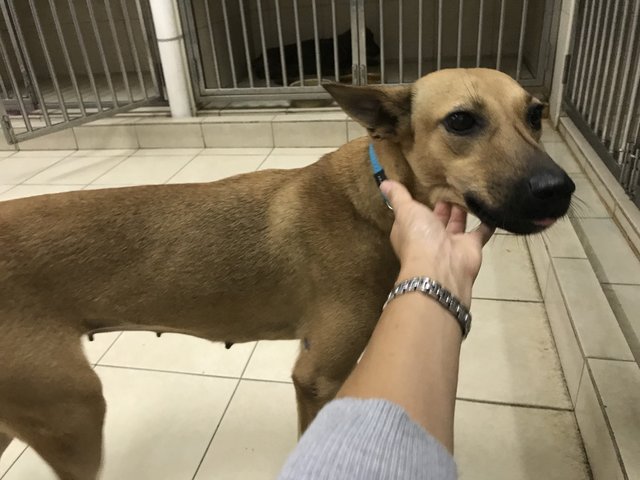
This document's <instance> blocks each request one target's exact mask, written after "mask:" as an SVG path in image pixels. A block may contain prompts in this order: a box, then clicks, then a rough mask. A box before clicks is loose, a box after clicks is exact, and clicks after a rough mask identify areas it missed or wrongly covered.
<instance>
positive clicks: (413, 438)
mask: <svg viewBox="0 0 640 480" xmlns="http://www.w3.org/2000/svg"><path fill="white" fill-rule="evenodd" d="M278 478H279V480H347V479H348V480H382V479H385V480H387V479H401V480H414V479H415V480H417V479H421V480H455V479H456V478H457V473H456V466H455V463H454V461H453V457H452V456H451V454H450V453H449V452H448V451H447V449H446V448H444V446H443V445H442V444H441V443H440V442H438V441H437V440H436V439H435V438H433V437H432V436H431V435H430V434H429V433H427V432H426V431H425V430H424V429H423V428H422V427H421V426H420V425H418V424H417V423H415V422H414V421H413V420H411V419H410V418H409V416H408V415H407V413H406V412H405V411H404V410H403V409H402V407H400V406H399V405H396V404H394V403H391V402H389V401H387V400H379V399H367V400H362V399H355V398H342V399H339V400H334V401H332V402H330V403H328V404H327V405H326V406H325V407H324V408H323V409H322V410H321V411H320V413H319V414H318V416H317V418H316V419H315V420H314V421H313V423H312V424H311V426H310V427H309V429H308V430H307V431H306V432H305V434H304V435H303V436H302V438H301V439H300V442H299V443H298V446H297V447H296V449H295V450H294V451H293V453H292V454H291V456H290V457H289V459H288V460H287V462H286V463H285V466H284V469H283V470H282V472H281V473H280V476H279V477H278Z"/></svg>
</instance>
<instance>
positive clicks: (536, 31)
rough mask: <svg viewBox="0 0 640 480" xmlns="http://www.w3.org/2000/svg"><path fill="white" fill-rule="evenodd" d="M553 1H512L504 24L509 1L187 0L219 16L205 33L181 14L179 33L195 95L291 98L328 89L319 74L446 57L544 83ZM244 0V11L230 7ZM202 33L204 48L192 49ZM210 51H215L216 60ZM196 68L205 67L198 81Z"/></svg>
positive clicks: (414, 70) (365, 73)
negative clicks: (185, 24) (251, 4)
mask: <svg viewBox="0 0 640 480" xmlns="http://www.w3.org/2000/svg"><path fill="white" fill-rule="evenodd" d="M558 1H559V0H540V2H539V4H538V3H536V6H535V8H533V7H534V5H533V3H530V2H529V1H528V0H523V1H521V2H519V5H520V6H521V7H522V10H521V11H520V10H517V12H516V15H517V17H518V19H517V21H516V22H512V23H513V25H511V24H509V23H508V21H509V17H510V16H511V15H512V9H511V5H510V4H509V3H508V2H507V0H491V1H486V0H478V1H477V2H475V3H473V4H471V3H469V2H467V3H466V4H465V2H464V0H458V2H445V1H444V0H430V1H429V2H425V1H424V0H414V1H411V2H408V1H405V0H398V1H397V2H395V3H391V2H386V5H385V2H384V0H377V1H374V0H368V1H367V0H345V1H343V2H339V1H336V0H323V1H322V2H319V1H317V0H305V1H300V0H287V1H286V2H282V1H280V0H274V1H273V2H271V0H268V2H269V4H270V8H269V9H268V11H267V10H266V7H265V6H264V5H262V6H258V7H257V13H256V9H255V8H253V7H252V8H251V9H249V6H248V4H247V2H244V1H238V2H233V4H232V3H231V2H229V1H228V0H190V1H187V2H186V3H187V6H186V7H182V8H183V10H184V9H187V10H190V11H193V10H194V7H193V4H194V3H195V4H200V3H204V5H205V7H204V8H205V9H207V8H209V10H210V14H207V16H212V17H213V18H216V15H217V18H219V19H220V20H219V21H218V22H210V25H209V26H210V28H211V29H212V32H205V29H204V27H199V26H198V25H194V24H193V23H195V15H193V14H190V15H189V14H183V16H184V17H185V21H187V22H192V24H191V25H190V26H191V28H186V29H185V34H186V35H187V36H190V42H187V45H189V46H191V47H192V48H194V49H195V52H196V53H194V54H191V55H190V56H191V59H192V61H193V62H195V64H196V65H195V66H194V65H190V68H191V70H192V72H195V74H196V76H197V78H198V79H199V81H201V82H202V83H201V84H200V85H199V86H198V85H197V84H196V86H198V87H199V88H197V90H198V91H199V92H200V93H199V95H200V98H199V99H198V100H204V99H205V97H209V96H220V97H226V98H229V99H233V100H239V99H249V98H251V99H256V100H262V99H264V100H272V99H274V100H275V99H277V100H296V99H299V98H300V99H301V98H327V97H328V95H327V94H326V93H325V92H324V91H323V89H322V88H321V87H320V86H318V85H317V83H318V82H319V81H322V79H323V78H331V79H332V80H334V81H349V82H353V83H354V84H362V83H367V82H372V81H373V82H377V81H379V82H380V83H382V84H389V83H390V84H400V83H405V82H412V81H414V80H416V79H417V78H419V77H420V76H422V75H424V74H425V73H428V72H430V71H433V70H437V69H442V68H445V67H448V66H452V65H457V66H461V67H462V66H467V65H468V66H472V65H476V66H480V65H484V64H489V63H490V64H491V65H495V66H497V67H498V68H499V69H501V70H503V71H505V72H507V73H509V74H511V75H513V76H517V77H518V78H519V79H520V81H521V83H522V84H523V85H525V86H539V87H542V88H543V89H548V88H549V87H550V78H551V76H550V72H549V70H550V68H551V64H552V62H550V61H548V53H549V50H550V48H552V47H553V45H555V38H553V37H554V36H555V35H556V34H557V31H553V29H554V28H557V21H556V20H557V18H556V17H553V15H556V14H558V15H559V11H560V9H559V8H557V2H558ZM255 3H260V2H258V0H256V2H255ZM262 3H264V2H262ZM451 3H453V8H454V9H455V7H456V5H457V6H458V9H457V10H458V11H457V12H455V11H453V12H452V11H451ZM189 4H191V6H189ZM243 4H244V7H246V9H244V10H245V12H246V13H245V14H244V17H245V20H243V16H242V14H241V13H240V14H239V13H238V7H237V6H238V5H243ZM470 5H471V6H470ZM476 5H477V7H476ZM207 6H208V7H207ZM232 6H233V8H232ZM262 7H265V8H262ZM274 7H275V11H274ZM476 8H477V9H478V10H476ZM242 10H243V9H242V8H241V11H242ZM200 11H202V7H200ZM472 11H473V12H474V16H473V17H472V16H471V15H470V13H471V12H472ZM498 15H499V17H498ZM376 16H377V17H376ZM530 17H531V18H530ZM533 17H535V18H533ZM373 19H375V20H373ZM554 19H555V20H554ZM389 22H392V24H393V25H391V26H390V23H389ZM425 22H427V24H425ZM431 22H433V24H431ZM347 25H350V28H351V34H350V35H349V34H348V31H347V30H346V29H347V28H348V27H347ZM529 25H533V27H531V31H530V32H529V31H525V30H528V28H529V27H528V26H529ZM474 29H475V31H474ZM489 29H491V30H492V31H491V32H489ZM495 30H497V31H495ZM193 32H196V33H195V34H194V33H193ZM229 32H230V33H229ZM212 35H213V36H214V39H215V42H216V43H217V45H215V48H211V47H210V46H208V44H210V43H211V40H210V39H207V36H212ZM451 37H453V41H454V42H455V41H456V39H455V37H457V44H456V46H450V45H449V43H450V39H451ZM496 37H497V43H496ZM222 38H226V42H227V44H228V45H227V46H224V50H225V53H224V59H222V57H221V56H220V50H221V44H222V42H221V39H222ZM247 38H248V40H247ZM199 42H203V45H207V46H206V48H202V49H201V48H199ZM247 44H248V45H249V46H250V50H249V51H250V56H251V58H250V62H249V59H248V58H247V51H246V45H247ZM452 47H453V48H452ZM496 49H497V53H496ZM214 52H217V54H218V58H217V63H218V66H217V67H216V66H215V65H216V59H214V58H213V53H214ZM377 52H379V54H377ZM227 56H228V57H230V58H227ZM348 56H350V57H351V58H347V57H348ZM374 60H375V61H374ZM494 62H495V63H494ZM249 63H250V65H249ZM349 63H350V64H351V65H350V67H351V70H350V72H349V70H348V69H349ZM245 64H247V69H248V71H245V66H244V65H245ZM211 65H213V68H212V67H211ZM239 65H242V67H239ZM234 67H235V68H234ZM258 70H259V72H260V73H259V74H257V73H256V72H257V71H258ZM267 70H268V71H269V75H267V74H266V73H267ZM332 70H333V71H332ZM213 71H216V72H217V74H216V75H218V76H220V77H222V81H223V82H226V83H225V84H224V85H221V83H220V82H218V81H216V80H214V75H213V73H211V72H213ZM263 71H264V76H263V75H262V72H263ZM276 71H277V72H276ZM281 71H282V73H281ZM202 72H207V78H205V79H204V80H202V79H203V74H202ZM223 72H224V74H223ZM274 72H275V73H274ZM347 73H351V75H347ZM287 75H288V77H289V78H287ZM233 77H235V80H234V81H233ZM251 77H253V81H254V83H253V84H252V83H251ZM257 78H259V79H263V78H264V79H265V80H266V81H258V80H256V79H257ZM310 78H313V82H311V81H310V80H309V79H310ZM347 79H348V80H347ZM265 83H266V84H265ZM194 84H195V80H194ZM251 85H253V88H252V87H251ZM545 93H548V90H546V91H545Z"/></svg>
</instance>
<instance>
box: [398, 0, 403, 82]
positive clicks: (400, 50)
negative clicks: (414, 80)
mask: <svg viewBox="0 0 640 480" xmlns="http://www.w3.org/2000/svg"><path fill="white" fill-rule="evenodd" d="M403 7H404V5H403V2H402V0H398V80H399V81H400V83H404V43H403V38H404V29H403V28H402V24H403V17H404V8H403Z"/></svg>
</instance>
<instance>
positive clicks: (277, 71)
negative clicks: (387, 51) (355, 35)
mask: <svg viewBox="0 0 640 480" xmlns="http://www.w3.org/2000/svg"><path fill="white" fill-rule="evenodd" d="M337 40H338V42H337V43H338V68H339V72H338V74H339V75H344V74H348V73H351V66H352V65H353V51H352V49H351V29H349V30H347V31H346V32H344V33H341V34H340V35H338V37H337ZM366 42H367V43H366V45H367V65H374V66H375V65H379V64H380V47H379V46H378V44H377V43H376V41H375V38H374V37H373V32H372V31H371V30H369V29H368V28H367V29H366ZM318 45H319V56H320V69H321V71H322V73H329V72H332V73H333V71H334V60H335V59H334V52H333V39H332V38H321V39H319V40H318ZM283 50H284V61H285V67H286V75H287V79H288V80H289V81H291V80H293V79H297V78H298V71H299V68H298V65H299V64H298V46H297V44H295V43H291V44H289V45H285V46H284V48H283ZM300 52H301V56H302V70H303V72H304V75H316V74H317V73H318V71H317V68H316V65H317V64H316V46H315V41H314V40H313V39H309V40H303V41H302V42H300ZM267 63H268V66H269V77H270V79H271V80H272V81H274V82H277V83H280V84H283V78H282V63H281V55H280V48H279V47H273V48H269V49H268V50H267ZM252 68H253V72H254V73H255V75H256V77H258V78H261V79H264V78H266V75H265V69H264V58H263V56H262V55H260V56H259V57H258V58H256V59H255V60H253V62H252Z"/></svg>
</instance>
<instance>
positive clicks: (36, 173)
mask: <svg viewBox="0 0 640 480" xmlns="http://www.w3.org/2000/svg"><path fill="white" fill-rule="evenodd" d="M74 153H75V151H73V152H71V153H68V154H66V155H65V156H63V157H62V158H60V159H59V160H57V161H55V162H53V163H52V164H51V165H47V166H46V167H44V168H43V169H41V170H38V171H37V172H35V173H34V174H33V175H31V176H30V177H28V178H25V179H24V180H22V182H20V183H17V184H16V185H14V186H13V187H11V188H10V189H9V190H13V189H14V188H15V187H17V186H18V185H24V182H26V181H28V180H31V179H32V178H33V177H35V176H36V175H39V174H40V173H42V172H44V171H45V170H48V169H49V168H51V167H53V166H55V165H58V164H59V163H61V162H62V161H63V160H65V159H66V158H68V157H70V156H71V155H73V154H74ZM9 190H7V192H8V191H9ZM5 193H6V192H5Z"/></svg>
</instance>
